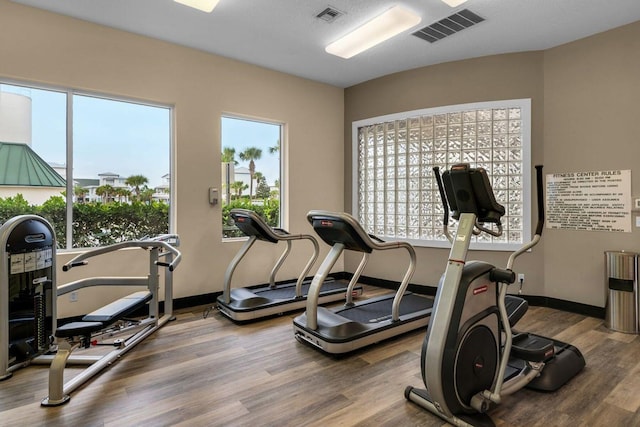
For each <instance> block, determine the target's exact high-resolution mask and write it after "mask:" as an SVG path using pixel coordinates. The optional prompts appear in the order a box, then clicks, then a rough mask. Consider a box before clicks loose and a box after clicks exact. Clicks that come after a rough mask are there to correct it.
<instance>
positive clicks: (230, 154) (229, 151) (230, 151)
mask: <svg viewBox="0 0 640 427" xmlns="http://www.w3.org/2000/svg"><path fill="white" fill-rule="evenodd" d="M222 163H233V164H234V165H237V164H238V161H237V160H236V149H235V148H231V147H224V148H223V149H222Z"/></svg>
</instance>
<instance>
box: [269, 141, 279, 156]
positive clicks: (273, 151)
mask: <svg viewBox="0 0 640 427" xmlns="http://www.w3.org/2000/svg"><path fill="white" fill-rule="evenodd" d="M279 153H280V140H278V141H276V145H274V146H273V147H269V154H279Z"/></svg>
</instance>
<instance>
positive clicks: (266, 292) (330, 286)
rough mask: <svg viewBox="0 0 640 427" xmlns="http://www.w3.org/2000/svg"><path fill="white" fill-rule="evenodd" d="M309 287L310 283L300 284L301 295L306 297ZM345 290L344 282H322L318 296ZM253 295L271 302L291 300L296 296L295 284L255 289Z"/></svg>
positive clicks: (345, 284)
mask: <svg viewBox="0 0 640 427" xmlns="http://www.w3.org/2000/svg"><path fill="white" fill-rule="evenodd" d="M281 286H282V285H281ZM309 286H311V283H303V284H302V295H304V296H306V295H307V294H308V293H309ZM346 289H347V283H346V282H343V281H341V280H332V281H327V282H324V284H323V285H322V288H321V289H320V295H323V294H325V293H327V292H334V291H339V290H345V291H346ZM253 293H255V294H256V295H258V296H261V297H263V298H268V299H271V300H278V299H293V297H294V296H295V294H296V284H295V283H291V284H287V285H284V286H282V287H279V288H276V289H270V288H262V289H256V290H253Z"/></svg>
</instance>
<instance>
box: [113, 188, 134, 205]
mask: <svg viewBox="0 0 640 427" xmlns="http://www.w3.org/2000/svg"><path fill="white" fill-rule="evenodd" d="M113 194H114V195H115V196H118V201H119V202H122V199H123V198H125V197H129V196H131V191H129V189H127V188H124V187H116V188H114V190H113Z"/></svg>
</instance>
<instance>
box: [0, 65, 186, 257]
mask: <svg viewBox="0 0 640 427" xmlns="http://www.w3.org/2000/svg"><path fill="white" fill-rule="evenodd" d="M0 84H4V85H9V86H19V87H24V88H27V89H36V90H43V91H50V92H57V93H63V94H65V96H66V111H65V114H66V124H65V125H66V145H65V149H66V153H65V161H66V165H65V166H66V167H65V170H66V176H67V178H65V181H66V187H65V192H66V196H65V203H66V217H65V221H66V247H65V248H58V249H57V251H58V252H61V253H76V252H83V251H86V250H90V249H93V248H96V247H99V246H95V247H82V248H74V247H73V179H74V177H73V109H74V108H73V107H74V104H73V98H74V96H75V95H78V96H85V97H92V98H99V99H101V100H106V101H115V102H126V103H131V104H137V105H142V106H148V107H154V108H164V109H167V110H168V113H169V174H170V176H169V186H170V187H169V188H170V192H169V223H168V224H167V226H168V230H169V233H175V229H176V210H177V207H176V200H177V198H176V191H175V188H176V187H175V182H176V177H175V168H176V165H175V159H176V155H175V154H176V143H175V142H176V136H175V117H176V115H175V105H174V104H163V103H158V102H153V101H148V100H145V99H141V98H135V97H130V96H120V95H113V94H107V93H104V92H98V91H87V90H82V89H74V88H69V87H64V86H59V85H50V84H42V83H36V82H30V81H25V80H17V79H9V78H3V77H0ZM68 177H71V179H68Z"/></svg>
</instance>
